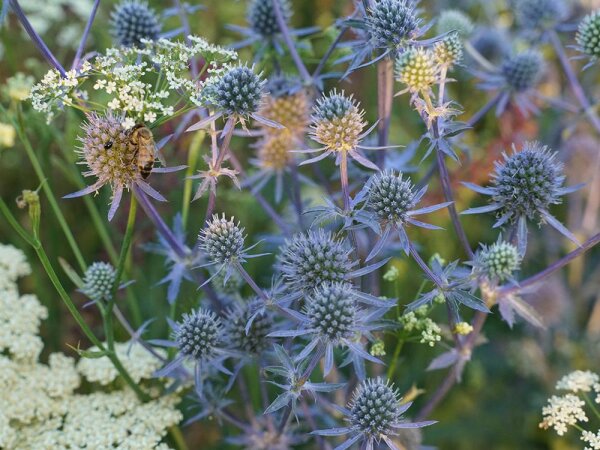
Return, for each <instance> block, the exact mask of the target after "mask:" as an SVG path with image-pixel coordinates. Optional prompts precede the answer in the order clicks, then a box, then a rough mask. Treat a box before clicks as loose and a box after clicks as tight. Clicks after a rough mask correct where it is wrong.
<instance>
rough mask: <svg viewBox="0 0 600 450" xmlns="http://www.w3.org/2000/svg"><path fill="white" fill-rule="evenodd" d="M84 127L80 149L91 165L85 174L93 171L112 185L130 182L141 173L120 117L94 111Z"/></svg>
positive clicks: (125, 184)
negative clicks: (103, 114) (101, 114)
mask: <svg viewBox="0 0 600 450" xmlns="http://www.w3.org/2000/svg"><path fill="white" fill-rule="evenodd" d="M83 131H84V132H85V135H84V136H83V137H82V138H80V141H81V143H82V146H81V148H80V150H79V153H80V154H81V155H82V156H83V158H84V159H85V162H86V164H87V166H88V168H89V171H88V172H87V173H85V175H94V176H96V177H97V178H98V181H100V182H101V183H102V184H105V183H109V184H111V185H112V186H128V185H129V184H131V183H132V182H133V181H135V180H136V179H137V178H138V177H139V172H138V169H137V165H136V164H135V148H133V147H132V146H129V145H128V142H129V139H128V134H127V131H126V130H124V129H123V127H122V126H121V121H120V120H118V119H117V118H116V117H114V116H113V115H112V114H107V115H105V116H99V115H98V114H95V113H91V114H88V115H87V123H86V124H85V125H84V126H83Z"/></svg>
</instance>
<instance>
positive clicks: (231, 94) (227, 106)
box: [214, 66, 265, 117]
mask: <svg viewBox="0 0 600 450" xmlns="http://www.w3.org/2000/svg"><path fill="white" fill-rule="evenodd" d="M264 84H265V81H264V80H262V79H261V78H260V76H259V75H257V74H255V73H254V72H253V71H252V69H250V68H248V67H246V66H237V67H233V68H231V70H229V71H227V73H225V74H224V75H223V76H222V77H220V78H219V80H218V81H217V83H216V85H215V86H214V101H215V103H216V105H217V106H218V107H219V108H221V109H222V110H223V111H224V112H225V113H227V114H228V115H237V116H240V117H246V116H250V115H252V114H254V113H256V111H258V108H259V106H260V101H261V99H262V95H263V86H264Z"/></svg>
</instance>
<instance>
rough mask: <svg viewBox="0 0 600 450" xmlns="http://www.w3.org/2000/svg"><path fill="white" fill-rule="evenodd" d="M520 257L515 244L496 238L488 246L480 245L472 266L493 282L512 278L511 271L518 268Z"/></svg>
mask: <svg viewBox="0 0 600 450" xmlns="http://www.w3.org/2000/svg"><path fill="white" fill-rule="evenodd" d="M521 259H522V258H521V255H520V254H519V250H518V249H517V247H516V246H514V245H512V244H511V243H509V242H505V241H502V240H498V242H496V243H494V244H492V245H490V246H486V245H482V246H481V249H480V250H479V251H478V252H477V254H476V255H475V261H474V263H473V266H474V270H475V272H476V273H477V274H480V275H483V276H485V277H486V278H488V279H489V280H490V281H491V282H492V283H494V284H495V283H497V282H504V281H506V280H510V279H512V276H513V273H514V272H515V271H517V270H519V267H520V265H521Z"/></svg>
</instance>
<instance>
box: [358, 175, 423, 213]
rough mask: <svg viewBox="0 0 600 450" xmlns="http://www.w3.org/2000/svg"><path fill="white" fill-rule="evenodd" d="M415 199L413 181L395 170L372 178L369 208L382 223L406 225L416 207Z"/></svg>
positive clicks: (368, 201) (368, 197)
mask: <svg viewBox="0 0 600 450" xmlns="http://www.w3.org/2000/svg"><path fill="white" fill-rule="evenodd" d="M414 198H415V192H414V187H413V184H412V183H411V181H410V180H409V179H404V178H402V175H401V174H399V175H396V174H395V173H394V171H393V170H390V171H388V170H386V171H383V172H381V173H378V174H375V175H373V177H372V178H371V181H370V184H369V192H368V196H367V206H368V207H369V208H370V209H372V210H373V211H375V214H377V217H378V218H379V220H381V221H384V222H400V223H404V222H405V221H406V217H407V213H408V212H409V211H410V210H411V209H413V208H414V206H415V201H414Z"/></svg>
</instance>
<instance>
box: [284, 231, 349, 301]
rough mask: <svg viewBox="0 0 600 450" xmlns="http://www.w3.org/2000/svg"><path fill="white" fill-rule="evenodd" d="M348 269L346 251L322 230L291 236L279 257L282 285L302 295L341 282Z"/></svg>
mask: <svg viewBox="0 0 600 450" xmlns="http://www.w3.org/2000/svg"><path fill="white" fill-rule="evenodd" d="M352 266H353V264H352V262H351V261H350V250H349V249H348V248H347V247H346V246H345V245H344V244H343V243H342V242H341V241H340V240H338V239H335V238H334V237H333V235H332V234H331V233H328V232H326V231H324V230H322V229H319V230H316V231H309V232H308V233H301V234H297V235H295V236H294V237H292V238H291V239H289V240H287V241H286V243H285V245H284V246H283V248H282V250H281V252H280V255H279V267H280V270H281V272H282V273H283V279H284V281H285V282H286V283H287V285H288V286H289V287H290V288H291V289H293V290H300V291H304V292H310V291H312V290H314V289H315V288H317V287H319V286H321V285H322V284H323V283H325V282H327V281H343V280H344V278H345V276H346V275H347V274H348V273H350V271H351V270H352Z"/></svg>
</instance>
